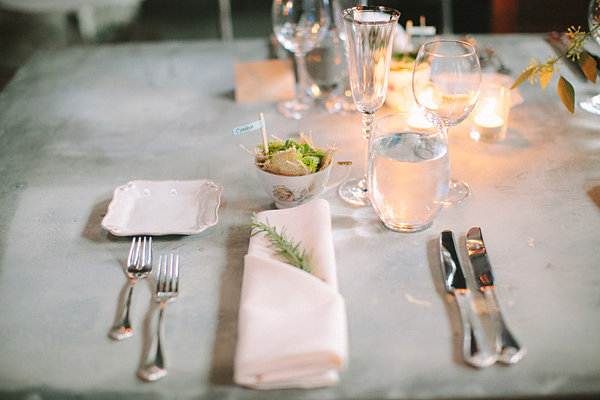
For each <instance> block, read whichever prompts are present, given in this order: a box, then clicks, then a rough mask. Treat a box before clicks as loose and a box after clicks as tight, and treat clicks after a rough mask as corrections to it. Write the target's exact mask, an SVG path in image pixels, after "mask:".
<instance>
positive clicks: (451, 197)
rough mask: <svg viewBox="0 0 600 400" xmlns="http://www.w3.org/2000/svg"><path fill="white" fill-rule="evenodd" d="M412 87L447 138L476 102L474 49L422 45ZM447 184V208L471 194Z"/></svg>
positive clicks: (455, 44) (464, 186) (465, 188)
mask: <svg viewBox="0 0 600 400" xmlns="http://www.w3.org/2000/svg"><path fill="white" fill-rule="evenodd" d="M417 70H419V71H421V73H419V74H416V73H414V71H417ZM423 70H426V71H427V72H426V73H423V72H422V71H423ZM412 85H413V95H414V97H415V101H416V102H417V104H418V105H419V106H420V107H421V109H422V110H423V111H424V112H425V115H426V116H427V118H428V119H429V120H430V121H431V122H433V123H434V124H436V125H437V126H438V128H439V129H440V131H441V132H442V134H443V135H444V136H445V137H446V138H447V137H448V129H449V128H450V127H451V126H454V125H456V124H458V123H460V122H461V121H463V120H464V119H465V118H467V117H468V116H469V114H470V113H471V111H473V108H474V107H475V105H476V104H477V100H478V99H479V92H480V89H481V66H480V65H479V57H478V55H477V51H476V50H475V47H473V46H472V45H471V44H469V43H467V42H463V41H457V40H434V41H431V42H426V43H423V44H422V45H421V47H420V48H419V52H418V54H417V58H416V60H415V67H414V69H413V81H412ZM449 185H450V186H449V189H448V197H447V199H446V205H453V204H458V203H460V202H462V201H464V200H466V199H467V198H468V197H469V195H470V193H471V190H470V189H469V186H468V185H467V184H466V183H465V182H462V181H457V180H454V179H451V180H450V184H449Z"/></svg>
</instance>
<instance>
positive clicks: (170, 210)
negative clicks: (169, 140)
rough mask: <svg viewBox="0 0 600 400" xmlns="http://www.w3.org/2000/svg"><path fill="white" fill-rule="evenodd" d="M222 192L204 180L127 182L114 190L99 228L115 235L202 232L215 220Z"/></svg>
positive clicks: (217, 186)
mask: <svg viewBox="0 0 600 400" xmlns="http://www.w3.org/2000/svg"><path fill="white" fill-rule="evenodd" d="M222 191H223V187H222V186H221V185H219V184H217V183H214V182H212V181H209V180H208V179H201V180H194V181H131V182H129V183H127V184H126V185H123V186H119V187H118V188H116V189H115V191H114V194H113V199H112V201H111V202H110V204H109V205H108V212H107V213H106V216H105V217H104V219H103V220H102V227H103V228H104V229H106V230H107V231H109V232H110V233H112V234H113V235H116V236H135V235H157V236H158V235H191V234H194V233H198V232H202V231H203V230H205V229H206V228H209V227H211V226H213V225H215V224H216V223H217V222H218V220H219V215H218V210H219V204H220V198H221V192H222Z"/></svg>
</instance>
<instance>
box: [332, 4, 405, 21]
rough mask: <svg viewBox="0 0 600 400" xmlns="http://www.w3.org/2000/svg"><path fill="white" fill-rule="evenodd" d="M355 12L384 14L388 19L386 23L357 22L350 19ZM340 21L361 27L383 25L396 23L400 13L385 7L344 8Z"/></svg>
mask: <svg viewBox="0 0 600 400" xmlns="http://www.w3.org/2000/svg"><path fill="white" fill-rule="evenodd" d="M356 11H373V12H379V13H386V14H389V15H390V19H389V20H387V21H358V20H356V19H354V18H352V15H353V14H354V12H356ZM342 19H344V20H347V21H350V22H353V23H357V24H362V25H385V24H389V23H391V22H396V21H398V19H400V11H398V10H396V9H393V8H391V7H385V6H356V7H351V8H346V9H345V10H344V11H342Z"/></svg>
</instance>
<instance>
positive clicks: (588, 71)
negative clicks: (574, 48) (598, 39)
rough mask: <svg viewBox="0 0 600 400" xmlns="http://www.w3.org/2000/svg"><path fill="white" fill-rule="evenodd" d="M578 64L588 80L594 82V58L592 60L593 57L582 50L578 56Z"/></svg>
mask: <svg viewBox="0 0 600 400" xmlns="http://www.w3.org/2000/svg"><path fill="white" fill-rule="evenodd" d="M579 66H580V67H581V69H582V70H583V73H584V74H585V77H586V78H588V81H590V82H592V83H596V60H594V57H590V55H589V54H588V53H586V52H585V51H584V52H583V53H581V56H580V57H579Z"/></svg>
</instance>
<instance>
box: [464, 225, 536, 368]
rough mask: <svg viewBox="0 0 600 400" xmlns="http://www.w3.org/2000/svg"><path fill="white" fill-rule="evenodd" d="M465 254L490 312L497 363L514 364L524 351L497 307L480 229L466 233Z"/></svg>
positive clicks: (490, 268) (492, 339) (490, 267)
mask: <svg viewBox="0 0 600 400" xmlns="http://www.w3.org/2000/svg"><path fill="white" fill-rule="evenodd" d="M467 252H468V253H469V264H471V268H472V271H473V276H474V278H475V285H476V286H477V288H478V289H479V290H481V291H482V292H483V294H484V296H485V300H486V302H487V305H488V308H489V310H490V319H491V324H492V336H491V341H492V344H493V346H494V348H495V350H496V353H497V354H498V361H500V362H502V363H505V364H515V363H517V362H519V361H520V360H521V359H522V358H523V356H524V355H525V353H526V350H525V348H524V347H521V346H520V345H519V343H518V342H517V341H516V340H515V338H514V336H513V335H512V333H511V332H510V331H509V330H508V328H507V327H506V323H505V322H504V318H502V312H501V311H500V307H499V306H498V301H497V299H496V294H495V291H494V275H492V266H491V265H490V262H489V260H488V256H487V251H486V249H485V244H484V243H483V237H482V236H481V228H478V227H476V228H472V229H470V230H469V233H467Z"/></svg>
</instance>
